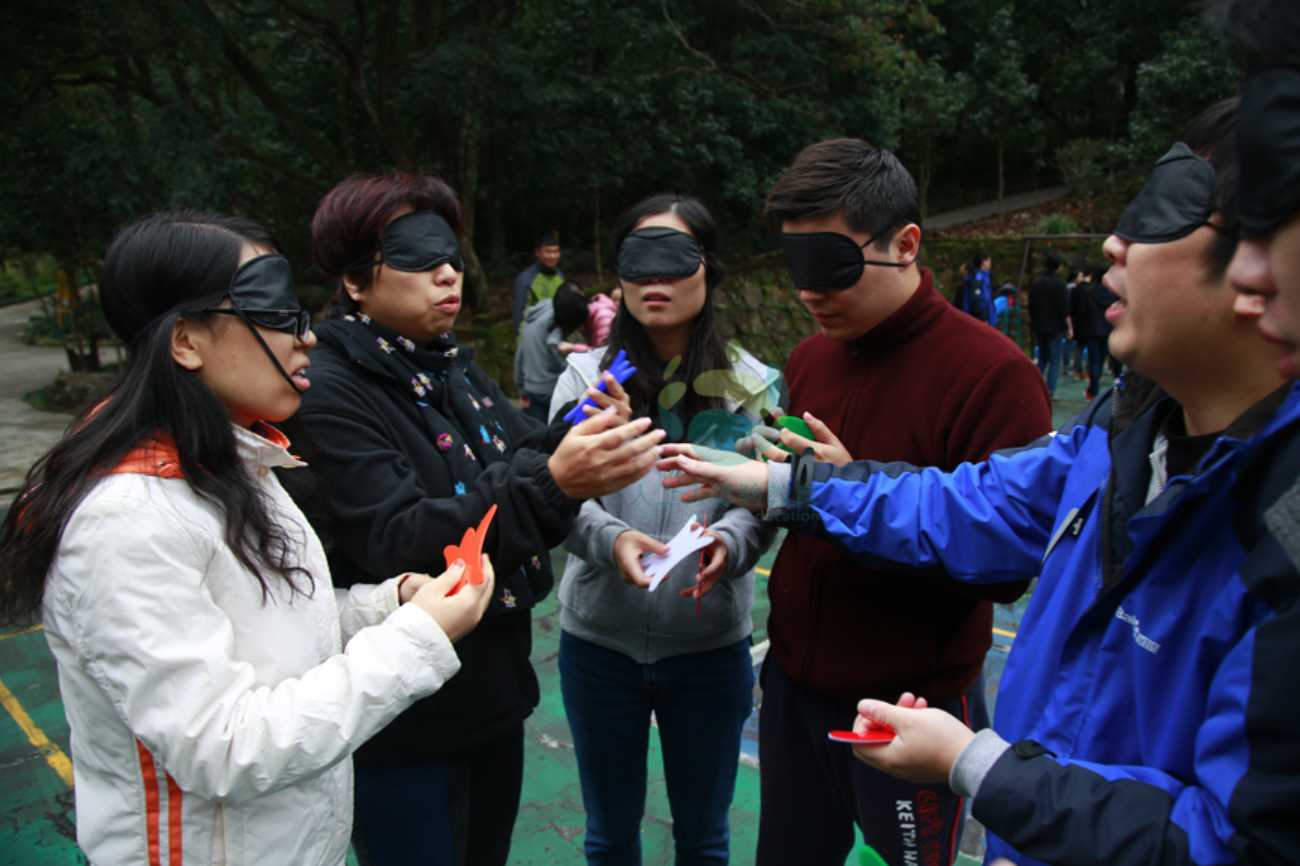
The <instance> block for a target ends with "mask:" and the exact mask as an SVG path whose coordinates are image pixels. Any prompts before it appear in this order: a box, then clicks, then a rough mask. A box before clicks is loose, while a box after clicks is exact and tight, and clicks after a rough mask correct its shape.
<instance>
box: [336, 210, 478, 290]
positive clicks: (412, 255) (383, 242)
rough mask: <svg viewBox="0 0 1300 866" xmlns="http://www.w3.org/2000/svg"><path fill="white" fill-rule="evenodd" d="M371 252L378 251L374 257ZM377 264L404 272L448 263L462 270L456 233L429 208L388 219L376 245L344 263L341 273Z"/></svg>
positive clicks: (426, 269)
mask: <svg viewBox="0 0 1300 866" xmlns="http://www.w3.org/2000/svg"><path fill="white" fill-rule="evenodd" d="M375 253H379V258H378V259H376V258H375ZM379 264H384V265H388V266H389V267H390V268H392V269H393V270H396V271H406V272H408V273H417V272H420V271H431V270H433V269H434V268H437V267H439V266H441V265H444V264H450V265H451V266H452V268H454V269H455V270H457V271H459V272H463V271H464V270H465V262H464V260H463V259H462V258H461V255H460V243H459V242H458V241H457V240H456V233H455V232H454V231H452V230H451V225H450V224H448V222H447V221H446V220H445V219H443V218H442V217H441V216H439V215H438V214H436V213H434V212H433V211H431V210H417V211H412V212H411V213H408V214H402V215H401V216H399V217H398V218H397V219H395V220H393V221H392V222H390V223H389V224H388V225H387V226H385V227H384V234H383V237H381V238H380V241H379V246H378V247H377V248H376V249H374V250H372V251H371V252H370V253H369V254H368V255H367V256H366V257H365V258H364V259H362V260H360V261H357V262H355V263H353V264H350V265H348V266H347V267H346V268H344V269H343V273H345V274H350V273H352V272H353V271H361V270H365V269H366V268H369V267H374V266H375V265H379Z"/></svg>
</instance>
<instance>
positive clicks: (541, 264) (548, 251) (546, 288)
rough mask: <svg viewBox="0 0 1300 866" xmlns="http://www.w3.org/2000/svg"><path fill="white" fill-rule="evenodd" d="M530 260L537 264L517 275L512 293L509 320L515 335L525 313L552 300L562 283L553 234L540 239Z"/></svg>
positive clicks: (555, 240) (556, 239) (557, 241)
mask: <svg viewBox="0 0 1300 866" xmlns="http://www.w3.org/2000/svg"><path fill="white" fill-rule="evenodd" d="M533 256H534V257H536V261H534V262H533V263H532V264H531V265H529V266H528V267H526V268H524V269H523V270H522V271H520V272H519V276H517V277H515V283H514V288H513V290H512V295H513V298H514V306H513V307H512V308H511V317H512V321H513V322H514V325H515V333H516V334H518V333H519V329H520V327H521V326H522V325H523V322H524V310H526V309H527V308H528V307H531V306H532V305H533V304H535V303H537V302H538V301H541V300H544V299H545V298H553V297H555V292H556V290H557V289H559V288H560V286H561V285H562V284H563V283H564V271H562V270H560V268H559V264H560V239H559V238H557V237H556V236H555V235H553V234H544V235H539V236H538V238H537V244H536V246H534V247H533Z"/></svg>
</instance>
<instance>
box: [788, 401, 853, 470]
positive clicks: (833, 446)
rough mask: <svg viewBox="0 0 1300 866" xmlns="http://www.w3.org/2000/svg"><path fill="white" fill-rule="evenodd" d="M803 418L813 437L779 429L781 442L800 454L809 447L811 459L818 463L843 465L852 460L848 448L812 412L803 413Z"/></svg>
mask: <svg viewBox="0 0 1300 866" xmlns="http://www.w3.org/2000/svg"><path fill="white" fill-rule="evenodd" d="M803 420H804V421H806V422H807V423H808V428H809V429H810V430H812V433H813V437H814V438H812V439H808V438H807V437H804V436H800V435H799V434H798V433H796V432H794V431H793V430H788V429H782V430H781V439H780V441H781V444H782V445H785V446H786V447H787V448H789V449H791V450H792V451H794V453H795V454H802V453H803V452H804V451H805V450H807V449H809V448H811V449H812V452H813V459H814V460H816V461H817V462H818V463H834V464H835V465H836V466H843V465H844V464H845V463H852V462H853V455H852V454H850V453H849V449H847V448H845V447H844V443H843V442H841V441H840V440H839V438H838V437H837V436H836V435H835V434H834V433H832V432H831V428H829V427H827V426H826V424H825V422H823V421H821V420H820V419H818V418H816V417H815V416H814V415H813V413H811V412H805V413H803Z"/></svg>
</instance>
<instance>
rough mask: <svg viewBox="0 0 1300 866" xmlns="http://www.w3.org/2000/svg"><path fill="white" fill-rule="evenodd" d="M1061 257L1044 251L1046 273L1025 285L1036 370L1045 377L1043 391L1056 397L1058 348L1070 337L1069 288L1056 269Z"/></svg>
mask: <svg viewBox="0 0 1300 866" xmlns="http://www.w3.org/2000/svg"><path fill="white" fill-rule="evenodd" d="M1064 263H1065V260H1064V259H1062V258H1061V254H1060V253H1058V252H1057V251H1056V250H1051V251H1049V252H1048V254H1047V259H1046V262H1045V264H1046V267H1047V272H1046V273H1044V274H1043V275H1042V276H1041V277H1039V278H1038V279H1036V280H1034V282H1033V285H1031V286H1030V287H1029V325H1030V327H1031V328H1033V329H1034V342H1035V343H1036V344H1037V345H1038V369H1039V370H1040V371H1041V372H1042V374H1043V377H1044V378H1045V379H1046V380H1047V393H1048V394H1050V395H1052V396H1056V378H1057V376H1058V375H1060V372H1061V351H1062V349H1063V348H1064V346H1065V341H1066V340H1068V339H1070V337H1071V336H1072V335H1073V331H1072V330H1071V328H1070V290H1069V289H1067V288H1066V286H1065V281H1064V280H1062V279H1061V278H1060V276H1058V274H1057V271H1059V270H1060V269H1061V265H1063V264H1064Z"/></svg>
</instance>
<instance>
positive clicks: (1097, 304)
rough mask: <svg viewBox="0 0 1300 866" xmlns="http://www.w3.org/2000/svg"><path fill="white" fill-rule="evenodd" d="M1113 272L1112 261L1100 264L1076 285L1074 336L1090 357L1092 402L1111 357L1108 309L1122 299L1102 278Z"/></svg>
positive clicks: (1088, 394)
mask: <svg viewBox="0 0 1300 866" xmlns="http://www.w3.org/2000/svg"><path fill="white" fill-rule="evenodd" d="M1108 270H1110V263H1109V262H1100V263H1098V264H1095V265H1093V266H1092V267H1090V268H1089V269H1088V279H1087V280H1085V281H1084V282H1082V283H1080V284H1079V285H1077V286H1075V289H1074V291H1075V293H1076V294H1077V295H1078V302H1077V303H1074V304H1072V308H1073V310H1074V312H1073V314H1072V316H1071V317H1072V319H1073V320H1074V335H1075V339H1077V340H1078V341H1079V344H1080V345H1081V346H1083V348H1084V350H1085V351H1086V352H1087V355H1088V389H1087V391H1086V392H1085V393H1086V396H1087V399H1088V402H1092V400H1093V398H1094V397H1096V396H1097V391H1098V390H1099V387H1100V384H1101V371H1102V367H1103V366H1104V365H1105V364H1106V359H1107V357H1109V355H1110V350H1109V349H1108V348H1107V341H1108V340H1109V338H1110V332H1111V330H1112V328H1113V326H1112V325H1111V323H1110V322H1109V321H1107V319H1106V310H1107V308H1109V307H1110V305H1111V304H1113V303H1115V302H1116V301H1118V300H1119V296H1118V295H1116V294H1115V293H1114V292H1112V291H1111V290H1110V289H1108V288H1106V284H1105V283H1103V282H1102V277H1104V276H1106V272H1107V271H1108Z"/></svg>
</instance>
